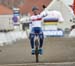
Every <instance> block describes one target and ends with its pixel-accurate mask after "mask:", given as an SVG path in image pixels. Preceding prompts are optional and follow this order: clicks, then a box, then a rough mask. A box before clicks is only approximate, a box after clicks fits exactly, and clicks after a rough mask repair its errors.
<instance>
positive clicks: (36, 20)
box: [30, 14, 42, 30]
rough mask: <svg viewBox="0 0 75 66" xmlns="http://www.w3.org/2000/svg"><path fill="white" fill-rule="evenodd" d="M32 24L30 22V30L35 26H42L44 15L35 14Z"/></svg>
mask: <svg viewBox="0 0 75 66" xmlns="http://www.w3.org/2000/svg"><path fill="white" fill-rule="evenodd" d="M30 19H31V24H30V30H31V29H32V28H33V27H42V16H41V15H40V14H39V15H33V16H31V18H30Z"/></svg>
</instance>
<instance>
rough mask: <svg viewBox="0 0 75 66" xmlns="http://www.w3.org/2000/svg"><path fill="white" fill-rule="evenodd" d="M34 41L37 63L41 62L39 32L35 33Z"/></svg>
mask: <svg viewBox="0 0 75 66" xmlns="http://www.w3.org/2000/svg"><path fill="white" fill-rule="evenodd" d="M34 43H35V57H36V63H38V62H39V52H38V49H39V37H38V33H35V38H34Z"/></svg>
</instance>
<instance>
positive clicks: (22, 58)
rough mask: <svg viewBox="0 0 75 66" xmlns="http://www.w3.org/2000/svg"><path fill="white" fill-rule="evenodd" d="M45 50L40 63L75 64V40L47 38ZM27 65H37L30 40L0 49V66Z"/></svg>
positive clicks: (40, 57)
mask: <svg viewBox="0 0 75 66" xmlns="http://www.w3.org/2000/svg"><path fill="white" fill-rule="evenodd" d="M43 49H44V51H43V52H44V53H43V55H40V56H39V62H40V63H58V62H59V63H62V62H75V38H61V37H60V38H58V37H56V38H54V37H51V38H46V39H45V40H44V45H43ZM25 63H35V56H32V55H31V47H30V44H29V40H28V39H25V40H20V41H17V42H15V43H13V44H11V45H8V46H3V47H0V64H25ZM33 66H34V65H33ZM59 66H60V65H59ZM68 66H69V65H68ZM74 66H75V65H74Z"/></svg>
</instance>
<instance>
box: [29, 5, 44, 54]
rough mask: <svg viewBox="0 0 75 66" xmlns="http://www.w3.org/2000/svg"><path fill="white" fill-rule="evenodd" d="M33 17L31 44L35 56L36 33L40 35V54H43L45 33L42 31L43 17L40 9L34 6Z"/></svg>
mask: <svg viewBox="0 0 75 66" xmlns="http://www.w3.org/2000/svg"><path fill="white" fill-rule="evenodd" d="M32 12H33V15H32V16H31V18H30V19H31V22H30V36H29V38H30V44H31V48H32V54H35V49H34V37H35V33H38V36H39V43H40V44H39V50H38V52H39V54H42V53H43V50H42V46H43V39H44V35H43V31H42V16H41V15H40V14H39V9H38V8H37V7H36V6H34V7H33V8H32Z"/></svg>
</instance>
